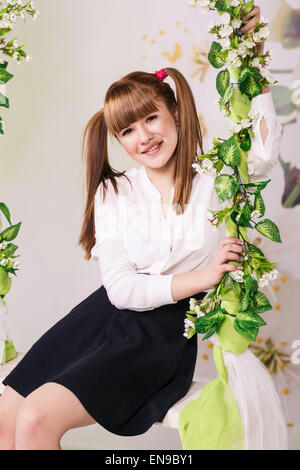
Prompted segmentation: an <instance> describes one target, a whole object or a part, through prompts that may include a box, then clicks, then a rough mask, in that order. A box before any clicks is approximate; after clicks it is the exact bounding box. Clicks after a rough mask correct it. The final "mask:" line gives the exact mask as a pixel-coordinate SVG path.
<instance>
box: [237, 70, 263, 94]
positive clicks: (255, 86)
mask: <svg viewBox="0 0 300 470" xmlns="http://www.w3.org/2000/svg"><path fill="white" fill-rule="evenodd" d="M240 91H241V92H242V93H243V94H244V95H246V96H248V97H249V98H250V99H252V98H255V96H258V95H261V93H262V85H261V83H260V82H259V80H258V79H257V78H256V77H253V76H252V75H248V76H247V77H246V78H245V80H244V81H243V82H242V83H241V84H240Z"/></svg>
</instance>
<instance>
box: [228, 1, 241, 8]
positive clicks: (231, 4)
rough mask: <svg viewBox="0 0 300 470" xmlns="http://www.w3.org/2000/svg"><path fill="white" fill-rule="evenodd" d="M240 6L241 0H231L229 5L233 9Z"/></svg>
mask: <svg viewBox="0 0 300 470" xmlns="http://www.w3.org/2000/svg"><path fill="white" fill-rule="evenodd" d="M239 4H240V2H239V0H230V2H229V5H230V6H231V7H238V6H239Z"/></svg>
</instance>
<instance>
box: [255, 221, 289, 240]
mask: <svg viewBox="0 0 300 470" xmlns="http://www.w3.org/2000/svg"><path fill="white" fill-rule="evenodd" d="M254 228H256V230H257V231H258V232H259V233H261V234H262V235H264V236H265V237H267V238H270V239H271V240H273V242H277V243H282V240H281V238H280V233H279V230H278V227H277V225H276V224H275V223H274V222H272V220H270V219H264V220H261V221H260V222H258V223H257V224H256V225H255V226H254Z"/></svg>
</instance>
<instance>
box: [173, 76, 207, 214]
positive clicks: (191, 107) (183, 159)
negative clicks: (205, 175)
mask: <svg viewBox="0 0 300 470" xmlns="http://www.w3.org/2000/svg"><path fill="white" fill-rule="evenodd" d="M165 71H166V73H167V74H168V75H169V76H170V77H171V78H172V79H173V81H174V83H175V86H176V94H177V109H178V126H179V129H178V145H177V149H176V179H177V180H179V181H177V183H176V182H175V183H176V184H175V193H174V200H178V204H179V205H180V206H181V209H182V211H184V207H183V205H184V201H187V200H188V199H189V195H190V192H191V188H192V179H193V174H194V171H193V168H192V163H194V161H195V156H196V155H197V154H199V150H200V152H201V154H203V153H204V152H203V142H202V132H201V127H200V123H199V118H198V115H197V109H196V105H195V100H194V97H193V93H192V90H191V88H190V86H189V84H188V82H187V81H186V79H185V78H184V76H183V75H182V74H181V73H180V72H179V71H178V70H176V69H174V68H171V67H167V68H165ZM183 182H185V183H184V184H183Z"/></svg>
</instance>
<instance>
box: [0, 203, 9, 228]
mask: <svg viewBox="0 0 300 470" xmlns="http://www.w3.org/2000/svg"><path fill="white" fill-rule="evenodd" d="M0 211H1V212H2V213H3V214H4V215H5V217H6V219H7V221H8V223H9V224H10V225H11V221H10V212H9V209H8V207H7V205H6V204H4V202H0Z"/></svg>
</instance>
